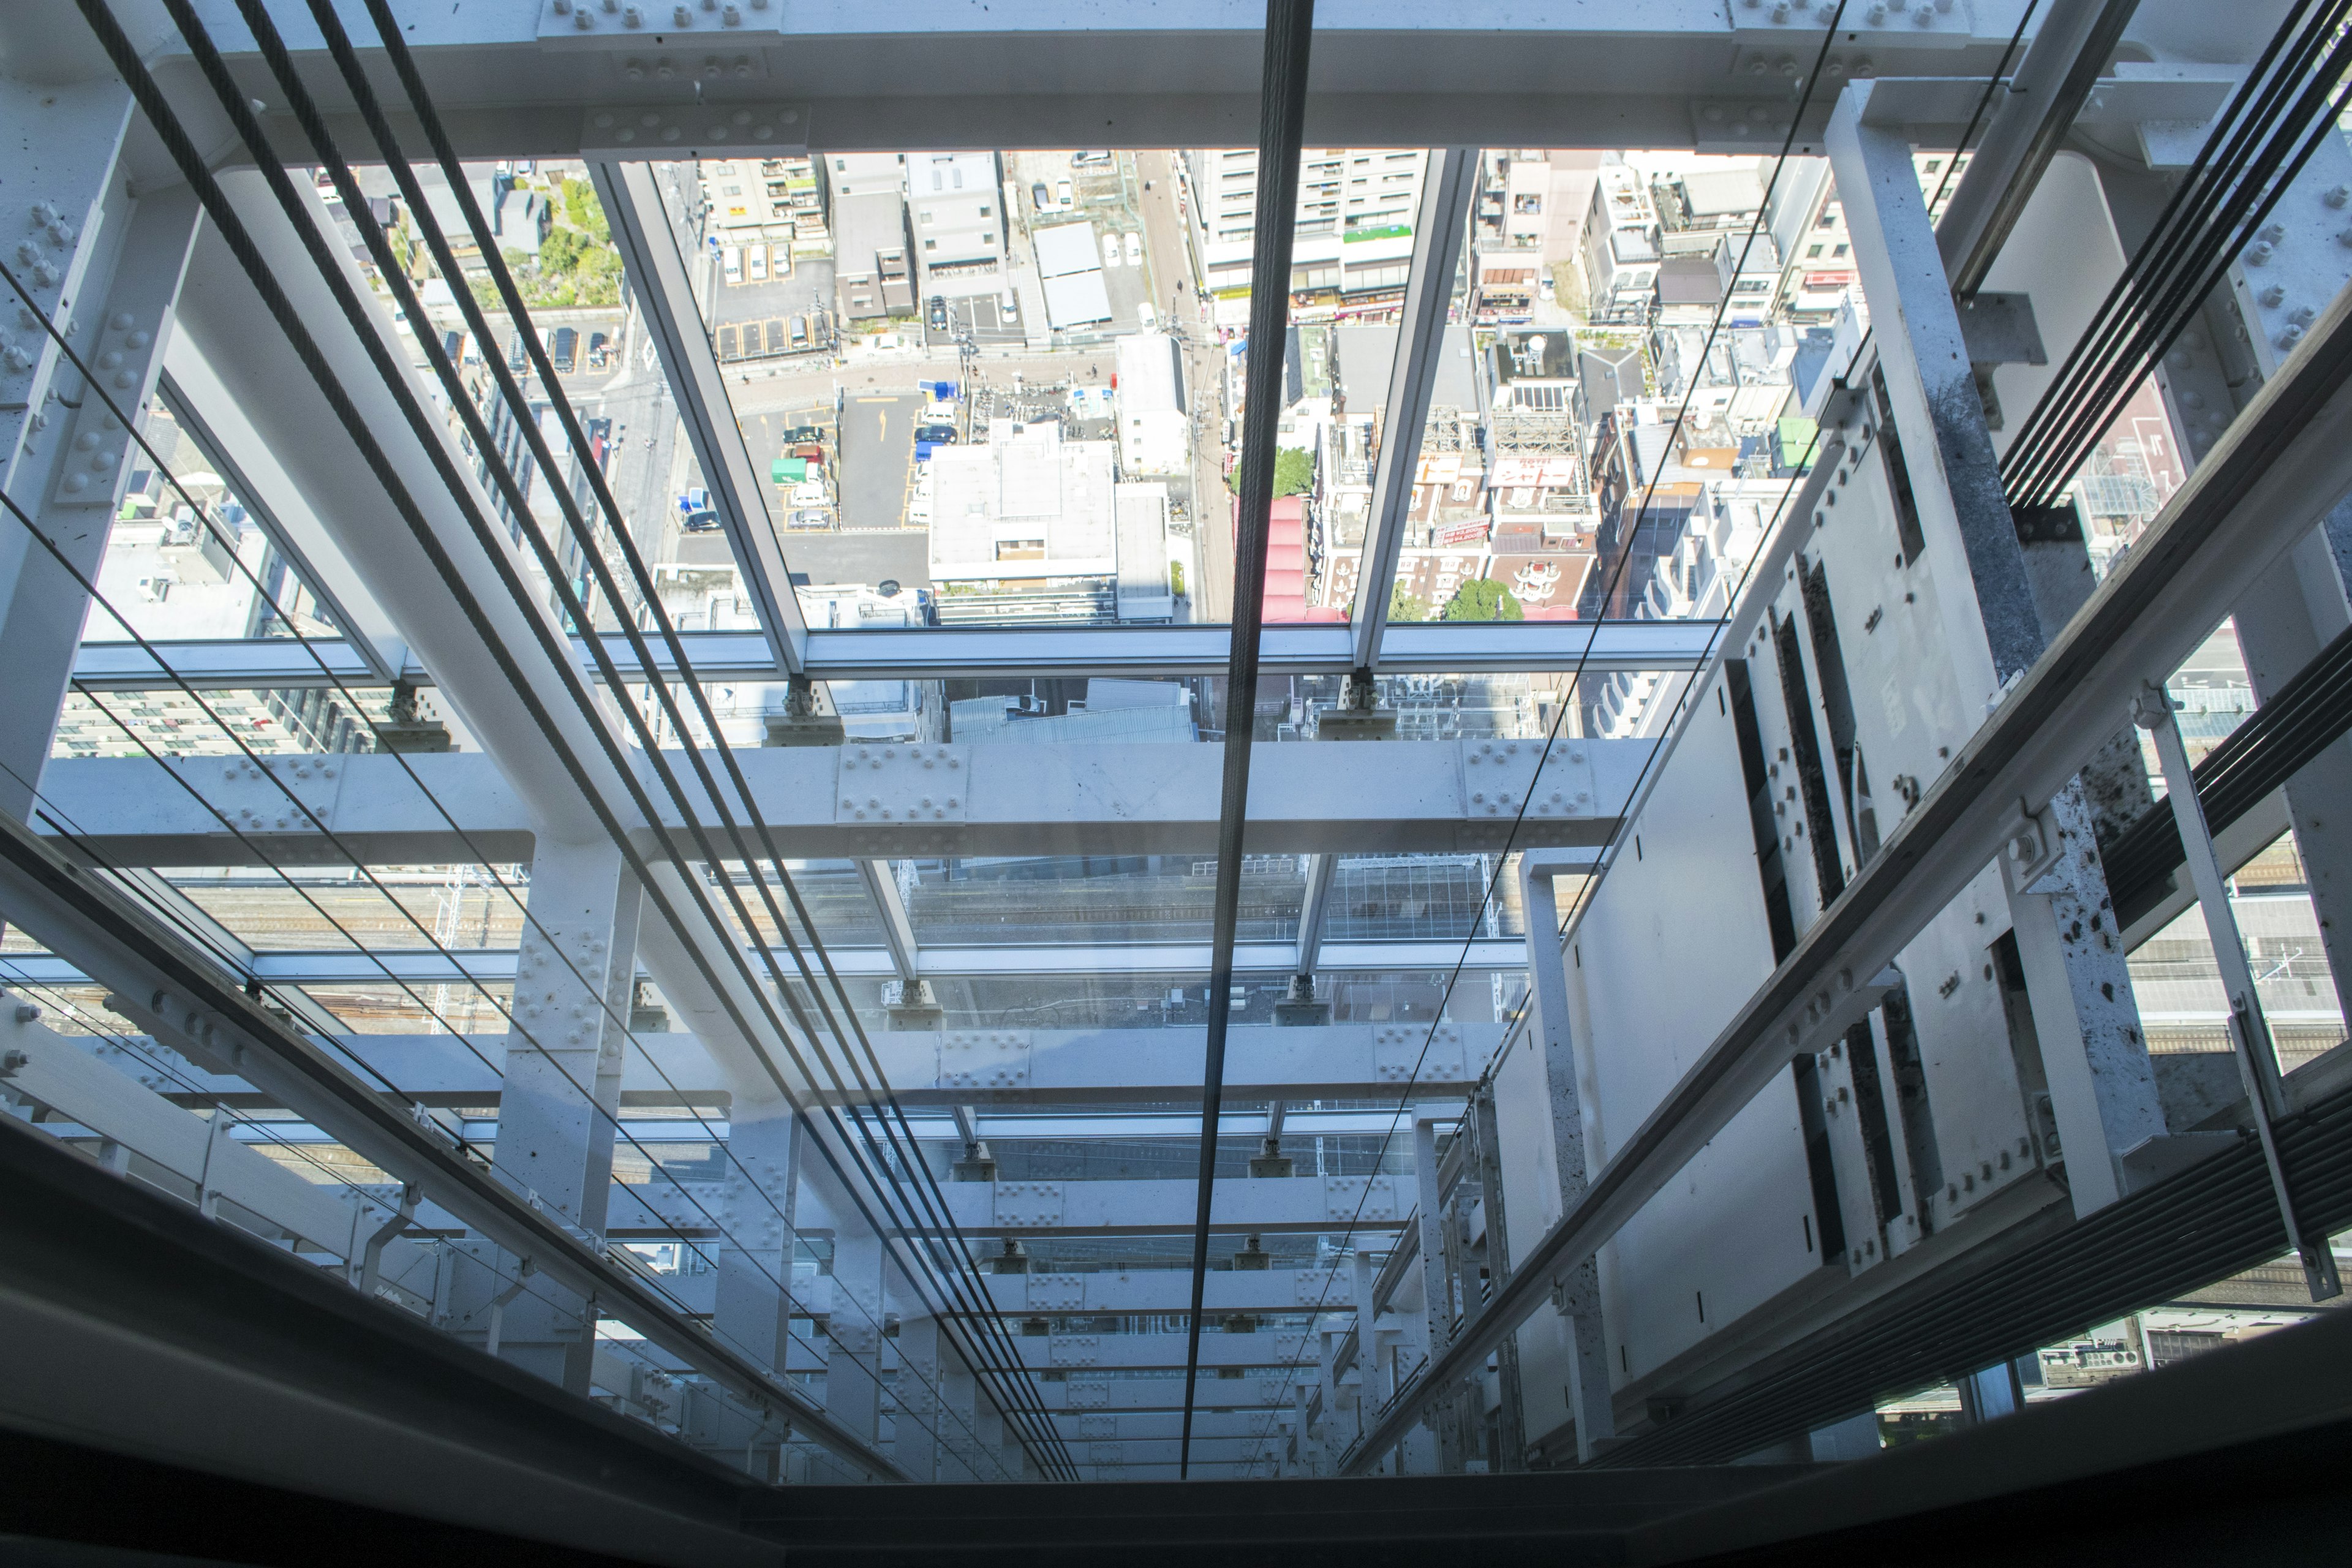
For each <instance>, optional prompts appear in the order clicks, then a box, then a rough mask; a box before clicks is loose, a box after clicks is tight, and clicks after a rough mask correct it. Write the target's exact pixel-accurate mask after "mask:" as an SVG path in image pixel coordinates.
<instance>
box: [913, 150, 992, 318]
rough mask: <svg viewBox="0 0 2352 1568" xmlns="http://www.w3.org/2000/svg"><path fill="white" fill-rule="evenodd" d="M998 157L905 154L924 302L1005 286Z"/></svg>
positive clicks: (984, 155)
mask: <svg viewBox="0 0 2352 1568" xmlns="http://www.w3.org/2000/svg"><path fill="white" fill-rule="evenodd" d="M996 156H997V155H996V154H995V153H908V154H907V163H906V177H907V216H908V219H909V220H910V222H909V224H908V227H909V229H910V230H911V232H912V233H913V234H914V237H915V260H916V262H917V263H918V264H919V266H920V267H921V268H922V295H923V298H924V299H926V300H928V299H929V298H931V297H932V296H933V295H950V296H955V297H959V298H960V297H962V296H966V295H973V294H994V293H997V292H1000V291H1001V290H1002V289H1003V287H1004V243H1005V242H1004V195H1003V179H1002V178H1001V177H1000V175H999V174H998V171H997V164H996Z"/></svg>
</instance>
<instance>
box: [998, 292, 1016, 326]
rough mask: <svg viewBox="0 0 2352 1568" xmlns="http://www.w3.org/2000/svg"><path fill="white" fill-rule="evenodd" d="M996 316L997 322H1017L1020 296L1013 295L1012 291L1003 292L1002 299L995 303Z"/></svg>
mask: <svg viewBox="0 0 2352 1568" xmlns="http://www.w3.org/2000/svg"><path fill="white" fill-rule="evenodd" d="M996 315H997V319H998V320H999V321H1019V320H1020V319H1021V296H1020V295H1018V294H1016V293H1014V292H1013V290H1012V289H1006V290H1005V291H1004V298H1003V299H1002V300H998V301H997V304H996Z"/></svg>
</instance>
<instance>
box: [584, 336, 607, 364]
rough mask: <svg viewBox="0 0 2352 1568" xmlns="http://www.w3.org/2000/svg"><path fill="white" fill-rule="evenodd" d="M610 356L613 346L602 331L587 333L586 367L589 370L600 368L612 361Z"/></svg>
mask: <svg viewBox="0 0 2352 1568" xmlns="http://www.w3.org/2000/svg"><path fill="white" fill-rule="evenodd" d="M612 358H613V346H612V342H611V340H609V339H607V338H606V337H605V336H604V333H602V332H591V333H589V334H588V368H589V369H590V370H602V369H604V367H605V365H607V364H609V363H612Z"/></svg>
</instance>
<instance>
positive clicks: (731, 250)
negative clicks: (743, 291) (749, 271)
mask: <svg viewBox="0 0 2352 1568" xmlns="http://www.w3.org/2000/svg"><path fill="white" fill-rule="evenodd" d="M719 272H720V273H721V274H722V275H723V276H724V277H725V278H726V279H727V281H729V282H730V283H740V282H741V281H743V247H741V246H740V245H730V246H729V247H726V248H725V249H724V250H721V251H720V252H719Z"/></svg>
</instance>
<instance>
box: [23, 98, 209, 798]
mask: <svg viewBox="0 0 2352 1568" xmlns="http://www.w3.org/2000/svg"><path fill="white" fill-rule="evenodd" d="M33 90H35V89H29V88H25V87H20V86H18V85H17V84H15V83H0V107H5V110H7V111H8V112H7V113H6V114H5V118H7V119H21V120H22V121H25V122H26V123H25V126H24V129H25V132H26V142H25V143H24V144H23V145H25V146H26V147H28V148H29V147H32V146H35V145H37V142H36V140H35V128H36V127H37V128H38V135H39V136H40V137H42V138H47V137H49V136H57V137H63V138H68V139H71V138H76V137H79V138H84V139H87V141H88V142H89V143H90V144H91V145H90V146H89V148H88V149H79V150H76V151H72V152H64V151H47V152H43V153H37V154H34V155H33V156H34V157H35V158H36V160H37V162H38V161H47V160H51V159H55V160H58V166H54V167H52V168H49V169H47V170H44V169H41V168H39V167H38V166H37V164H36V166H35V167H34V168H32V169H29V170H27V171H26V174H27V175H28V176H29V177H26V178H24V179H21V180H19V179H17V178H12V179H11V180H10V182H9V184H10V186H11V189H12V192H13V193H14V194H13V195H11V196H10V197H7V198H0V232H5V233H6V234H7V235H8V236H9V237H10V241H11V245H10V254H9V255H8V258H7V262H8V267H9V270H10V271H12V272H14V273H15V274H16V278H17V280H18V281H19V282H21V283H22V284H23V285H24V286H25V287H26V289H28V290H29V291H30V292H31V294H32V296H33V300H34V304H35V306H36V307H37V309H38V310H39V311H40V312H41V314H42V315H43V316H46V317H47V318H48V320H49V321H52V322H54V323H55V324H56V325H57V326H58V328H59V330H60V331H63V332H64V333H65V335H66V338H67V341H68V342H71V343H72V344H73V346H74V352H75V353H76V354H77V355H79V357H80V358H81V360H82V362H83V363H86V364H88V365H89V366H90V367H91V369H92V370H94V371H95V372H96V373H97V374H98V375H99V376H100V384H101V387H102V390H103V393H104V396H103V397H101V396H100V389H97V388H92V387H90V386H88V385H86V384H84V382H83V380H82V377H81V374H80V373H79V372H78V371H76V370H75V369H74V368H73V366H72V365H71V363H69V362H68V361H67V360H66V358H65V355H64V353H62V352H61V351H60V350H59V349H58V346H57V343H56V342H55V340H53V339H51V338H50V337H49V336H48V334H47V330H46V329H45V328H44V327H43V326H42V324H41V322H40V321H39V320H38V319H37V318H36V317H35V316H34V315H33V313H32V310H29V309H28V308H27V307H26V305H25V302H24V301H23V300H21V299H19V298H18V297H17V296H16V292H15V291H14V290H13V289H7V288H5V285H0V321H5V322H6V323H7V326H6V330H5V331H0V435H5V436H6V437H9V440H10V445H9V447H7V448H6V450H5V454H0V477H5V482H6V485H7V489H8V494H9V497H10V498H11V499H12V500H15V501H16V504H17V505H18V506H19V507H21V508H23V509H24V510H26V512H28V513H30V514H31V516H32V518H33V520H34V522H35V523H36V524H37V526H38V528H39V529H40V531H41V532H42V533H43V534H44V535H46V536H47V538H48V539H49V540H51V541H52V542H55V543H56V545H57V546H58V549H59V551H61V552H63V554H64V555H65V557H66V559H67V560H68V562H70V563H72V571H71V572H68V570H67V569H66V568H65V567H63V566H61V565H59V564H58V561H57V559H56V557H54V556H52V555H51V554H50V553H49V552H48V550H47V547H46V546H44V545H43V544H42V543H41V542H39V541H38V540H36V539H34V538H33V537H32V536H31V535H30V534H28V533H27V532H26V529H25V525H24V524H23V523H21V522H19V521H17V520H16V517H15V516H14V515H13V514H11V515H8V516H5V517H0V648H5V650H6V655H7V669H8V679H6V680H5V681H0V810H5V811H7V812H8V813H9V814H10V815H11V816H16V817H18V818H20V819H21V818H24V817H26V816H28V815H29V813H30V811H31V808H32V805H33V793H34V790H35V788H36V787H37V783H38V781H39V779H40V777H41V774H42V772H43V770H44V768H45V767H46V765H47V760H48V754H49V749H50V746H51V744H52V742H53V740H54V738H55V736H56V733H57V723H58V709H59V708H60V706H61V705H62V703H63V702H64V700H65V695H66V690H67V687H68V683H69V681H70V679H71V677H72V670H73V663H74V652H75V649H76V647H78V646H79V642H80V640H81V637H82V635H83V630H84V622H85V619H86V617H93V616H94V620H95V626H94V627H93V629H95V630H97V631H99V633H100V635H101V636H103V637H111V638H120V637H122V636H123V635H124V634H123V632H122V631H121V629H119V628H118V627H116V626H114V624H113V621H112V618H111V617H110V616H107V615H106V614H105V613H104V612H103V611H96V610H95V609H94V606H93V605H91V603H90V600H89V595H88V594H87V593H85V592H84V590H83V589H82V586H81V584H79V583H78V582H76V581H75V576H74V574H77V573H78V574H80V575H81V576H82V577H84V578H86V579H88V580H89V581H91V582H96V581H97V579H98V576H99V568H100V562H101V561H102V560H103V558H104V557H105V554H106V544H107V540H108V537H109V533H110V528H111V525H112V523H113V521H114V514H115V511H116V510H117V508H118V506H119V505H120V503H121V498H122V492H123V490H124V488H125V487H126V486H127V484H128V483H129V480H130V477H131V470H132V469H134V468H147V467H148V466H149V464H148V462H147V459H146V458H144V456H142V454H141V453H140V451H139V450H138V448H137V447H136V446H135V445H133V443H132V441H131V436H130V433H129V432H128V431H126V430H125V429H124V428H123V426H122V423H121V421H120V420H118V419H117V418H116V417H115V416H114V413H113V411H112V410H111V409H110V408H109V407H108V406H107V403H106V399H108V398H111V399H112V400H113V402H114V404H115V405H116V406H118V407H120V408H121V409H122V410H123V411H124V412H126V413H128V414H129V415H130V416H131V418H132V419H133V420H137V421H139V422H140V423H141V424H142V425H143V424H144V420H143V419H142V405H143V404H144V403H145V401H146V399H147V397H148V395H150V394H151V393H152V391H153V390H154V385H155V375H156V372H157V369H158V367H159V366H160V365H161V364H162V363H163V346H164V344H165V343H166V342H169V341H170V339H171V335H172V330H173V300H175V299H176V298H177V297H178V295H179V291H180V278H181V274H182V272H183V271H184V269H185V268H186V266H187V259H188V247H189V246H190V244H191V243H192V242H193V241H194V238H195V235H196V226H197V222H198V212H197V208H196V201H195V198H194V195H191V194H190V193H188V192H187V191H185V190H184V189H177V188H174V189H167V190H164V191H162V192H159V193H157V194H155V195H149V196H146V197H144V198H138V199H134V198H133V197H132V196H131V195H130V193H129V188H128V185H127V183H126V182H125V181H124V180H123V179H121V178H120V177H117V176H115V171H116V169H117V167H118V165H116V164H115V163H114V159H113V153H114V148H115V139H116V138H118V137H119V136H120V134H121V102H120V101H119V100H120V99H121V89H120V88H116V89H114V91H113V93H111V94H106V93H87V94H83V93H72V94H68V93H59V94H58V95H56V96H58V97H59V98H62V99H65V100H67V101H68V103H70V104H73V105H75V106H77V107H78V108H79V110H80V111H79V112H78V113H77V112H72V111H70V110H68V109H66V108H64V107H60V106H52V107H47V108H36V107H35V106H33V105H30V104H23V103H16V102H15V101H14V95H15V94H16V93H19V92H32V91H33ZM45 96H47V95H45ZM100 153H103V156H102V157H100V156H99V155H98V154H100ZM85 160H86V162H85ZM44 175H47V177H46V178H45V177H43V176H44ZM36 205H37V206H39V207H40V209H41V211H42V212H43V213H45V214H47V215H48V217H49V221H48V222H47V223H46V224H44V223H40V222H38V221H37V220H36V216H35V215H34V214H33V212H32V210H31V209H32V208H33V207H35V206H36ZM12 213H13V214H15V215H16V220H15V221H14V222H13V223H10V222H8V217H9V215H10V214H12ZM19 236H24V237H22V238H19ZM45 278H47V279H50V281H49V282H47V283H44V282H43V281H42V280H43V279H45ZM20 361H21V362H22V363H23V365H24V368H23V369H18V368H17V365H18V363H19V362H20ZM215 549H217V547H215ZM123 607H124V609H125V611H126V612H129V611H131V609H132V608H133V606H131V605H125V606H123Z"/></svg>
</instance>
